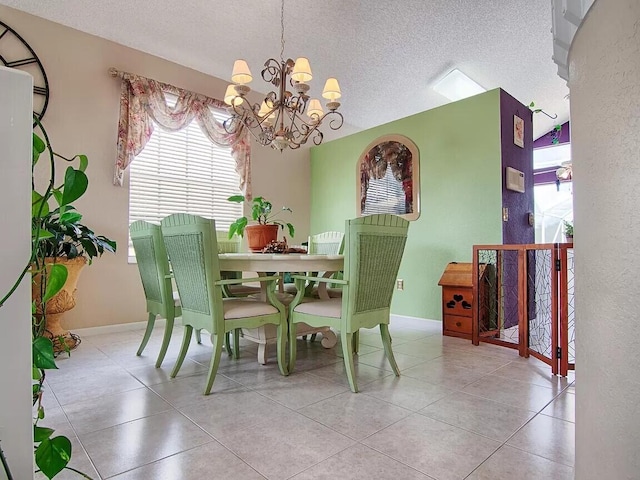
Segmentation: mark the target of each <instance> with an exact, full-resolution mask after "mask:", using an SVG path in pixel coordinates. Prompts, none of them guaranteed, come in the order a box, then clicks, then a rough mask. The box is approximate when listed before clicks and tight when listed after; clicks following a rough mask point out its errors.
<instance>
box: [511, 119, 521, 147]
mask: <svg viewBox="0 0 640 480" xmlns="http://www.w3.org/2000/svg"><path fill="white" fill-rule="evenodd" d="M513 143H515V144H516V145H517V146H519V147H520V148H524V120H523V119H521V118H520V117H519V116H517V115H514V116H513Z"/></svg>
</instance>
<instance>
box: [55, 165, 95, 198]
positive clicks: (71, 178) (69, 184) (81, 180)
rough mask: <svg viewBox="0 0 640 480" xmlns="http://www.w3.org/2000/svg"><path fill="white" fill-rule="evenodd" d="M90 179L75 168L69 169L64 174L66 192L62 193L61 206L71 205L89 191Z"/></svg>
mask: <svg viewBox="0 0 640 480" xmlns="http://www.w3.org/2000/svg"><path fill="white" fill-rule="evenodd" d="M88 186H89V179H88V178H87V175H86V174H85V173H84V172H81V171H80V170H76V169H74V168H73V167H67V171H66V172H65V174H64V190H63V192H62V203H61V204H60V205H61V206H64V205H69V204H70V203H71V202H74V201H75V200H77V199H78V198H80V197H81V196H82V195H84V192H86V191H87V187H88Z"/></svg>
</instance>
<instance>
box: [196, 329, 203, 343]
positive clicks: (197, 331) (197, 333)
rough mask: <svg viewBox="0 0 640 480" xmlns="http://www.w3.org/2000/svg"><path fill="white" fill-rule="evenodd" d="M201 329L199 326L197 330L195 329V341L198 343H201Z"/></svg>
mask: <svg viewBox="0 0 640 480" xmlns="http://www.w3.org/2000/svg"><path fill="white" fill-rule="evenodd" d="M201 331H202V329H201V328H199V329H198V330H196V342H198V344H201V343H202V335H200V332H201Z"/></svg>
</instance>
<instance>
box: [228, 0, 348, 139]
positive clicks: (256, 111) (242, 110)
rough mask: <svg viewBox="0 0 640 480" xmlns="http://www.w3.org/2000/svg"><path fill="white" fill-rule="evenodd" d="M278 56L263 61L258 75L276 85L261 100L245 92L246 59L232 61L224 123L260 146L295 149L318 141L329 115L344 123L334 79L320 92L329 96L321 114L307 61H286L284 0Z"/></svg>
mask: <svg viewBox="0 0 640 480" xmlns="http://www.w3.org/2000/svg"><path fill="white" fill-rule="evenodd" d="M280 29H281V30H280V31H281V34H280V61H278V60H276V59H274V58H270V59H269V60H267V61H266V62H265V64H264V69H263V70H262V79H263V80H264V81H265V82H268V83H271V84H273V86H274V87H275V90H272V91H271V92H269V93H268V94H267V95H266V97H265V98H264V100H263V101H262V103H261V104H258V103H255V104H253V105H252V104H251V102H250V101H249V100H248V99H247V98H246V95H247V94H248V93H249V92H250V91H251V88H250V87H249V86H248V84H249V83H250V82H251V80H253V76H252V75H251V71H250V70H249V65H248V64H247V62H246V61H245V60H236V61H235V63H234V64H233V72H232V73H231V81H232V82H233V84H231V85H229V86H228V87H227V90H226V92H225V95H224V101H225V103H226V104H227V105H229V107H228V109H227V110H228V112H229V113H230V114H231V117H229V118H228V119H227V120H226V121H225V122H224V128H225V131H226V132H227V133H232V134H235V133H239V132H240V131H241V130H242V129H243V128H246V129H248V130H249V131H250V132H251V134H252V135H253V137H254V138H255V139H256V140H257V141H258V143H260V144H261V145H264V146H271V147H272V148H274V149H277V150H280V151H281V152H282V151H283V150H284V149H285V148H291V149H296V148H300V146H301V145H304V144H305V143H306V142H307V140H309V139H310V138H311V139H312V140H313V143H314V144H315V145H320V143H322V139H323V134H322V132H321V131H320V126H321V125H322V124H323V122H325V119H326V120H327V122H325V123H327V124H328V126H329V128H331V130H338V129H339V128H340V127H342V124H343V117H342V114H341V113H340V112H338V107H340V102H338V99H339V98H340V96H341V95H342V94H341V92H340V86H339V85H338V81H337V80H336V79H335V78H328V79H327V81H326V83H325V85H324V90H323V91H322V96H323V98H325V99H326V100H327V103H326V105H325V106H326V108H327V110H328V111H327V112H326V113H325V112H324V111H323V109H322V105H321V103H320V100H318V99H316V98H310V97H309V95H307V92H308V91H309V88H310V87H309V83H308V82H309V81H310V80H311V79H312V78H313V76H312V74H311V66H310V65H309V60H308V59H307V58H304V57H300V58H298V59H297V60H296V61H295V62H294V61H293V60H292V59H288V60H286V61H285V60H284V59H283V58H284V57H283V54H284V0H282V5H281V9H280Z"/></svg>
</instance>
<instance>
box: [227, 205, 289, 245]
mask: <svg viewBox="0 0 640 480" xmlns="http://www.w3.org/2000/svg"><path fill="white" fill-rule="evenodd" d="M227 200H229V201H230V202H236V203H242V202H244V201H245V197H244V195H233V196H231V197H229V198H228V199H227ZM285 211H286V212H291V211H292V210H291V209H290V208H289V207H282V209H280V210H276V211H275V212H274V211H273V204H272V203H271V202H270V201H268V200H266V199H265V198H264V197H255V198H254V199H253V200H252V202H251V218H252V219H253V220H254V221H255V222H257V225H248V223H249V220H248V219H247V217H240V218H238V219H237V220H236V221H235V222H233V223H232V224H231V226H230V227H229V238H232V237H233V236H234V235H240V236H241V237H243V236H244V233H245V231H246V232H247V243H248V244H249V250H251V251H252V252H261V251H262V249H263V248H264V247H265V246H267V245H268V244H269V243H271V242H272V241H277V239H278V229H280V228H282V229H283V230H284V227H285V226H286V227H287V229H288V231H289V235H290V236H291V237H293V236H294V234H295V228H294V227H293V225H292V224H291V223H289V222H283V221H281V220H277V219H276V218H275V217H277V216H278V215H280V214H281V213H282V212H285Z"/></svg>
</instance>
